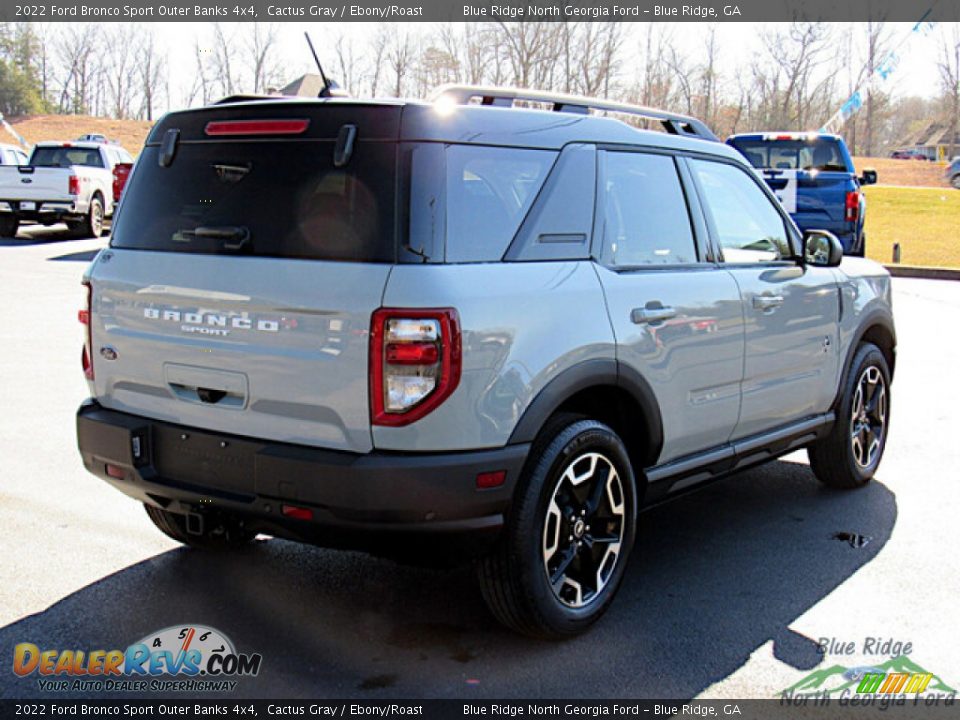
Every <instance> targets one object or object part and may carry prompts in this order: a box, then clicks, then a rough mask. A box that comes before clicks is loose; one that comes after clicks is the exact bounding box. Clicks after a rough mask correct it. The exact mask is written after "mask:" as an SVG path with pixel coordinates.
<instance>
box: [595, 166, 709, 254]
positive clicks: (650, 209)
mask: <svg viewBox="0 0 960 720" xmlns="http://www.w3.org/2000/svg"><path fill="white" fill-rule="evenodd" d="M602 197H603V212H604V229H603V238H604V243H603V261H604V264H606V265H610V266H613V267H633V266H638V265H677V264H686V263H695V262H697V252H696V244H695V242H694V237H693V229H692V227H691V225H690V213H689V211H688V209H687V201H686V198H685V196H684V194H683V188H682V186H681V185H680V178H679V176H678V174H677V168H676V165H675V164H674V160H673V158H672V157H669V156H667V155H652V154H645V153H632V152H605V153H603V192H602Z"/></svg>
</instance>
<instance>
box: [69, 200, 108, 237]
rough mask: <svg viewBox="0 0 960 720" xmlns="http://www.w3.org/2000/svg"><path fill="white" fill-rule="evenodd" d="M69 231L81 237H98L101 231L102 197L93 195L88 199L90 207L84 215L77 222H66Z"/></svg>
mask: <svg viewBox="0 0 960 720" xmlns="http://www.w3.org/2000/svg"><path fill="white" fill-rule="evenodd" d="M68 227H70V230H71V232H73V233H74V234H75V235H79V236H81V237H93V238H98V237H100V235H101V233H102V232H103V199H102V198H101V197H100V196H99V195H94V196H93V198H92V199H91V200H90V208H89V209H88V210H87V215H86V217H84V218H83V220H81V221H80V222H78V223H74V224H68Z"/></svg>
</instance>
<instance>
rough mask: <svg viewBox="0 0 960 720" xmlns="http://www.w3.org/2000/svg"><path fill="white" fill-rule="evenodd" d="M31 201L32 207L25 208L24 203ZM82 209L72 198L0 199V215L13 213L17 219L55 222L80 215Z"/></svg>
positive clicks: (81, 214)
mask: <svg viewBox="0 0 960 720" xmlns="http://www.w3.org/2000/svg"><path fill="white" fill-rule="evenodd" d="M26 202H29V203H32V209H29V210H28V209H25V208H24V203H26ZM83 213H84V209H83V208H81V207H80V206H79V205H78V204H77V202H76V201H75V200H74V199H72V198H71V199H58V200H30V201H19V200H0V216H2V215H13V216H15V217H16V218H18V219H19V220H32V221H34V222H47V223H51V222H56V221H58V220H60V219H65V218H73V219H75V218H79V217H82V216H83Z"/></svg>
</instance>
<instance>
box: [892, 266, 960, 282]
mask: <svg viewBox="0 0 960 720" xmlns="http://www.w3.org/2000/svg"><path fill="white" fill-rule="evenodd" d="M884 267H885V268H886V269H887V270H889V271H890V274H891V275H892V276H893V277H902V278H920V279H923V280H960V270H956V269H953V268H938V267H921V266H919V265H884Z"/></svg>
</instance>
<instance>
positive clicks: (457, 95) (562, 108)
mask: <svg viewBox="0 0 960 720" xmlns="http://www.w3.org/2000/svg"><path fill="white" fill-rule="evenodd" d="M441 97H443V98H449V99H451V100H453V101H454V102H455V103H456V104H458V105H466V104H468V103H469V102H470V101H471V100H473V99H474V98H479V99H480V104H481V105H492V106H494V107H513V104H514V102H515V101H517V100H519V101H521V102H523V101H527V102H540V103H551V104H552V105H553V111H554V112H568V113H577V114H580V115H587V114H589V112H590V110H602V111H605V112H616V113H623V114H625V115H636V116H638V117H642V118H644V119H646V120H656V121H657V122H659V123H660V124H661V125H663V128H664V130H666V131H667V132H668V133H670V134H671V135H688V136H692V137H698V138H702V139H704V140H715V141H717V142H719V138H718V137H717V136H716V135H714V134H713V132H712V131H711V130H710V128H708V127H707V126H706V124H705V123H704V122H703V121H702V120H697V119H696V118H693V117H689V116H687V115H678V114H677V113H672V112H667V111H666V110H659V109H657V108H649V107H643V106H642V105H630V104H628V103H619V102H611V101H609V100H596V99H594V98H588V97H582V96H580V95H564V94H563V93H554V92H544V91H542V90H525V89H522V88H512V87H487V86H483V85H441V86H440V87H438V88H437V89H436V90H434V91H433V93H432V94H431V96H430V100H431V101H435V100H437V99H439V98H441Z"/></svg>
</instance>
